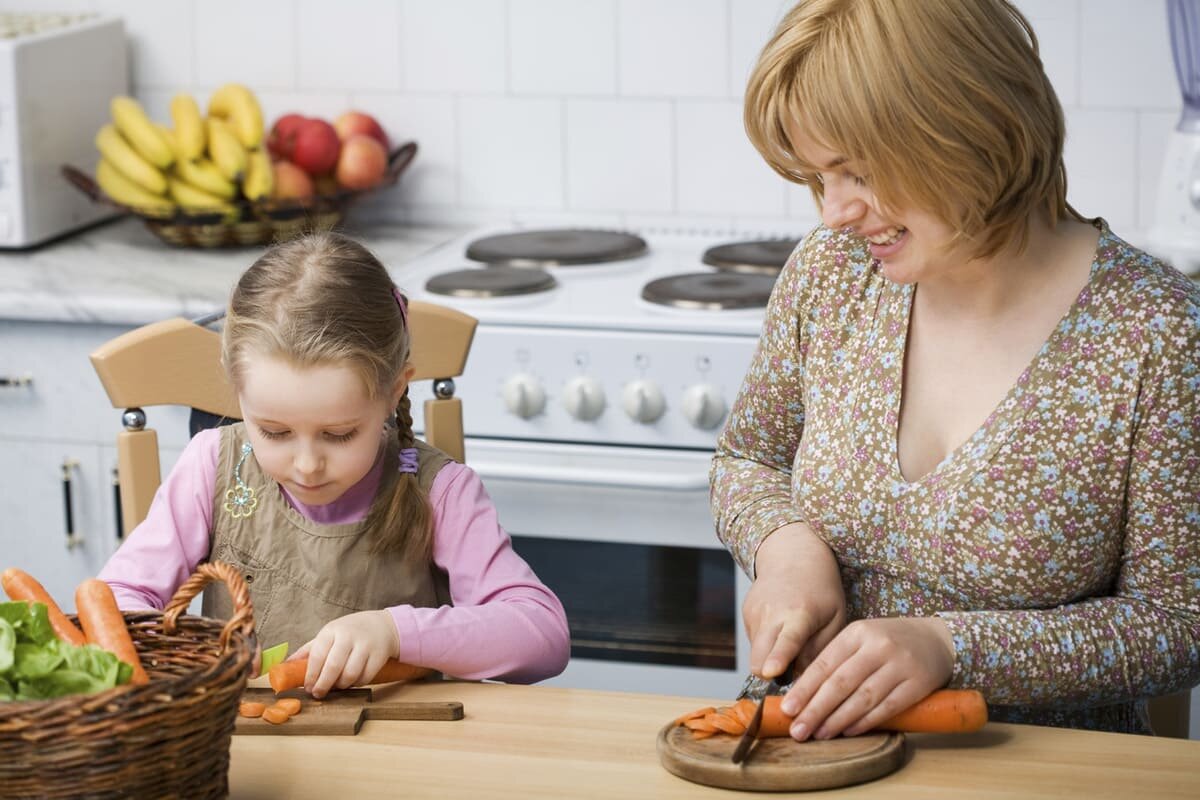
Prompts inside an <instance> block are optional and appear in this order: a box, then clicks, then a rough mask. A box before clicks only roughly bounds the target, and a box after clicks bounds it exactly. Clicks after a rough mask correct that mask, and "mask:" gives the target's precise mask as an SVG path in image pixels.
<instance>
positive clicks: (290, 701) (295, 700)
mask: <svg viewBox="0 0 1200 800" xmlns="http://www.w3.org/2000/svg"><path fill="white" fill-rule="evenodd" d="M273 705H274V706H275V708H282V709H283V710H284V711H286V712H287V715H288V716H289V717H294V716H296V715H297V714H299V713H300V708H301V704H300V698H299V697H281V698H279V699H278V700H276V701H275V702H274V704H273Z"/></svg>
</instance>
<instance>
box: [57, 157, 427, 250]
mask: <svg viewBox="0 0 1200 800" xmlns="http://www.w3.org/2000/svg"><path fill="white" fill-rule="evenodd" d="M416 155H417V143H416V142H406V143H404V144H402V145H400V146H399V147H397V148H396V149H395V150H393V151H392V152H391V153H390V154H389V156H388V166H387V171H386V172H384V174H383V177H382V179H381V180H380V181H379V183H377V184H376V185H374V186H372V187H371V188H369V189H361V190H350V189H341V190H338V191H337V192H334V193H332V194H322V195H316V196H314V197H312V198H310V199H306V200H296V199H274V200H259V201H256V202H251V201H249V200H245V199H241V200H239V201H236V205H237V210H238V218H237V219H235V220H231V219H229V216H228V215H227V214H225V213H222V212H219V211H214V212H198V211H186V210H184V209H182V208H177V209H176V210H175V211H174V213H173V214H172V215H170V216H162V215H155V214H152V213H146V211H145V210H144V209H138V208H135V207H133V206H127V205H124V204H122V203H118V202H116V201H115V200H113V199H112V198H111V197H109V196H108V195H107V194H105V193H104V191H103V190H101V188H100V186H99V184H97V183H96V180H95V179H94V178H93V177H92V176H91V175H89V174H88V173H86V172H84V171H83V170H81V169H77V168H76V167H73V166H71V165H69V164H68V165H64V166H63V167H62V174H63V177H64V178H66V179H67V180H68V181H70V182H71V184H72V185H74V186H75V187H76V188H77V189H79V191H81V192H83V193H84V194H85V195H87V196H88V197H90V198H91V199H92V201H93V202H96V203H102V204H104V205H108V206H112V207H113V208H116V209H120V210H121V211H125V212H128V213H130V214H133V215H134V216H137V217H139V218H141V220H142V221H143V222H144V223H145V224H146V227H147V228H149V229H150V230H151V231H152V232H153V233H154V234H155V235H156V236H158V237H159V238H160V239H162V240H163V241H164V242H167V243H169V244H173V245H178V246H180V247H245V246H252V245H263V244H270V243H272V242H279V241H284V240H286V239H290V238H291V237H293V236H296V235H297V234H300V233H303V232H305V231H310V230H324V229H328V228H332V227H334V226H336V225H338V224H340V223H341V221H342V220H343V218H344V217H345V214H346V211H347V209H348V208H349V207H350V206H352V205H353V204H354V203H355V202H356V201H358V200H359V199H361V198H362V197H365V196H367V195H369V194H371V193H372V192H376V191H378V190H380V189H383V188H386V187H388V186H394V185H395V184H396V182H397V181H399V180H400V176H401V175H402V174H403V173H404V171H405V170H406V169H407V168H408V166H409V164H411V163H412V160H413V158H415V157H416Z"/></svg>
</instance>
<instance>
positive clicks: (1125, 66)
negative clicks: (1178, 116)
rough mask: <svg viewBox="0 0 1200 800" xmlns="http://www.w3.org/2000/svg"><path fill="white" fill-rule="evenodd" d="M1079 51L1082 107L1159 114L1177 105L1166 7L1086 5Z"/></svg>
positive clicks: (1104, 1) (1117, 0) (1124, 2)
mask: <svg viewBox="0 0 1200 800" xmlns="http://www.w3.org/2000/svg"><path fill="white" fill-rule="evenodd" d="M1080 47H1081V49H1082V54H1081V58H1080V81H1081V82H1080V100H1081V103H1082V104H1083V105H1085V106H1095V107H1108V108H1112V107H1121V106H1132V107H1135V108H1158V109H1170V108H1174V107H1177V106H1178V105H1179V102H1180V99H1179V98H1180V95H1179V83H1178V81H1176V79H1175V66H1174V64H1173V62H1172V60H1171V44H1170V38H1169V37H1168V35H1167V10H1166V3H1162V2H1148V0H1146V1H1144V2H1139V0H1086V3H1085V5H1084V10H1083V15H1082V17H1081V18H1080Z"/></svg>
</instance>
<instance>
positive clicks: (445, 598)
mask: <svg viewBox="0 0 1200 800" xmlns="http://www.w3.org/2000/svg"><path fill="white" fill-rule="evenodd" d="M243 445H245V446H247V447H248V446H249V440H248V438H247V436H246V430H245V425H244V424H243V423H237V424H234V425H229V426H226V427H223V428H221V444H220V454H219V456H218V461H217V478H216V487H215V493H214V495H215V496H214V498H213V524H212V547H211V550H210V551H209V560H211V561H224V562H226V563H229V564H232V565H233V566H234V567H236V568H237V569H238V570H239V571H240V572H241V573H242V575H243V576H245V578H246V583H247V585H248V586H249V588H250V602H251V603H252V604H253V607H254V628H255V631H256V633H257V635H258V643H259V645H260V646H261V647H262V648H264V649H265V648H267V647H272V646H274V645H277V644H280V643H282V642H287V643H288V644H289V645H290V649H291V650H292V651H293V652H295V651H296V650H297V649H298V648H299V647H300V646H301V645H303V644H304V643H305V642H307V641H309V640H310V639H312V637H313V636H315V635H316V633H317V631H319V630H320V629H321V627H322V626H323V625H325V623H327V622H329V621H331V620H333V619H336V618H337V617H341V616H344V615H346V614H352V613H354V612H356V611H367V610H378V609H383V608H388V607H389V606H396V605H405V604H408V605H413V606H418V607H438V606H442V605H449V604H450V591H449V584H448V581H447V579H446V575H445V573H444V572H442V571H441V570H439V569H438V568H437V567H436V566H435V565H434V564H433V563H432V562H427V563H411V562H410V561H407V560H405V559H404V558H403V557H402V556H401V555H400V554H398V553H391V552H389V553H382V554H378V555H372V554H371V553H370V541H369V540H368V538H367V536H366V535H365V525H364V523H363V522H356V523H349V524H340V525H326V524H322V523H319V522H313V521H312V520H309V519H307V518H306V517H305V516H304V515H303V514H301V513H300V512H299V511H297V510H296V509H294V508H292V507H291V506H290V505H289V504H288V502H287V500H286V499H285V498H284V496H283V492H282V489H280V487H279V485H278V484H277V483H276V482H275V481H274V480H272V479H271V478H270V477H268V476H267V475H266V474H264V473H263V472H262V470H261V469H260V468H259V466H258V462H257V461H256V460H255V458H254V454H253V453H252V452H248V453H247V454H246V456H245V458H242V451H243ZM398 453H399V446H398V444H397V443H396V438H395V437H394V436H389V437H388V444H387V449H386V452H385V454H384V459H386V460H385V462H384V463H385V465H386V464H393V465H394V464H396V463H397V458H398ZM417 455H418V471H417V480H418V482H419V483H420V485H421V488H422V489H424V490H425V491H426V492H428V491H429V487H430V485H432V483H433V479H434V477H435V476H436V475H437V473H438V470H440V469H441V468H442V467H443V466H445V464H446V463H447V462H448V461H450V460H451V459H450V457H449V456H447V455H446V454H445V453H443V452H441V451H440V450H436V449H434V448H432V447H430V446H429V445H427V444H425V443H424V442H417ZM239 462H240V467H239ZM386 468H387V467H386V466H385V469H386ZM239 472H240V475H241V480H242V482H243V483H244V484H245V485H246V486H248V487H249V488H251V489H253V490H254V501H252V502H250V503H246V504H243V505H242V506H241V507H239V506H237V505H236V504H230V503H229V498H228V496H227V492H229V491H230V490H235V491H236V490H237V489H238V488H239V487H238V482H237V479H238V474H239ZM375 502H380V499H379V498H378V497H376V499H375ZM227 505H229V506H230V508H232V509H233V510H232V511H231V510H230V508H227ZM235 512H236V515H235ZM247 512H248V513H247ZM203 609H204V610H203V613H204V616H206V617H214V618H217V619H228V618H229V617H230V616H232V614H233V604H232V601H231V600H230V597H229V593H228V592H227V591H225V589H224V587H215V588H214V589H210V590H208V591H205V592H204V601H203Z"/></svg>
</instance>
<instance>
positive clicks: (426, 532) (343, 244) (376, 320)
mask: <svg viewBox="0 0 1200 800" xmlns="http://www.w3.org/2000/svg"><path fill="white" fill-rule="evenodd" d="M394 292H396V287H395V284H394V283H392V279H391V277H389V275H388V272H387V269H386V268H384V266H383V265H382V264H381V263H380V262H379V260H378V259H377V258H375V256H374V255H372V254H371V253H370V251H368V250H367V249H366V248H365V247H363V246H362V245H361V244H359V243H357V242H355V241H353V240H352V239H348V238H346V237H345V236H342V235H340V234H336V233H331V232H323V233H314V234H309V235H306V236H302V237H299V238H296V239H293V240H291V241H289V242H286V243H283V244H279V245H276V246H274V247H272V248H270V249H269V250H267V252H266V253H264V254H263V255H262V257H260V258H259V259H258V260H257V261H255V262H254V264H253V265H251V267H250V268H249V269H247V270H246V272H245V273H244V274H243V275H242V277H241V278H240V279H239V280H238V283H237V286H236V287H234V290H233V294H232V296H231V297H230V300H229V308H228V311H227V315H226V318H225V326H224V330H223V332H222V336H221V361H222V363H223V364H224V366H225V369H226V372H227V373H228V374H229V378H230V380H231V381H232V382H233V385H234V386H238V387H240V386H241V385H242V381H243V377H244V373H245V367H246V354H248V353H255V354H262V355H268V356H271V357H274V358H283V359H286V360H287V361H288V362H289V363H290V364H292V365H294V366H296V367H299V368H304V367H314V366H319V365H329V364H337V365H339V366H346V367H348V368H349V369H350V370H351V371H353V372H355V373H356V374H357V375H358V376H359V378H360V379H361V380H362V383H363V387H364V388H365V389H366V392H367V395H368V397H370V398H372V399H375V398H378V397H381V396H387V395H388V394H390V393H391V391H392V387H394V386H395V383H396V380H397V379H398V378H399V377H400V376H401V374H402V373H403V370H404V368H405V366H406V365H407V364H408V358H409V332H408V329H407V327H406V325H405V323H404V316H403V314H402V313H401V309H400V302H399V300H398V298H397V296H396V294H394ZM405 302H407V301H405ZM396 437H397V440H398V442H399V445H400V447H401V448H406V447H413V446H414V445H413V430H412V414H411V410H410V402H409V399H408V389H407V388H406V389H405V391H404V395H403V397H401V399H400V402H399V404H398V405H397V406H396ZM388 493H390V494H388ZM379 496H381V497H387V498H388V499H387V501H386V502H376V503H375V504H374V505H373V506H372V508H371V512H370V514H369V515H368V517H367V523H366V530H367V535H368V536H370V537H371V538H372V539H373V542H372V547H371V549H372V552H375V553H379V552H384V551H390V550H404V551H405V552H406V553H408V554H410V555H412V556H421V557H425V558H428V556H429V553H430V543H431V541H432V529H431V527H432V518H433V515H432V511H431V509H430V507H429V499H428V497H427V496H426V495H425V492H424V491H423V490H422V489H421V487H420V485H419V484H418V482H417V476H416V475H414V474H411V473H401V472H399V471H398V470H396V469H385V470H384V471H383V478H382V480H381V481H380V486H379Z"/></svg>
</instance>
